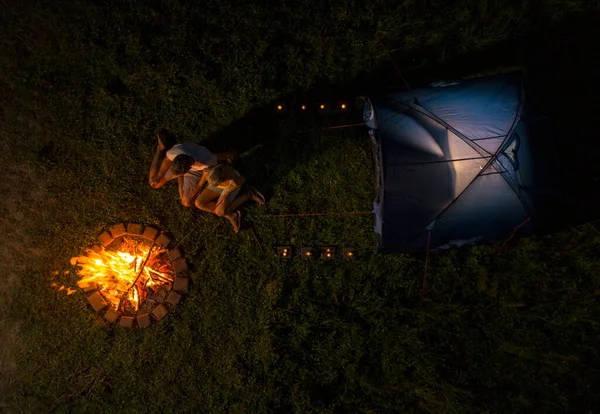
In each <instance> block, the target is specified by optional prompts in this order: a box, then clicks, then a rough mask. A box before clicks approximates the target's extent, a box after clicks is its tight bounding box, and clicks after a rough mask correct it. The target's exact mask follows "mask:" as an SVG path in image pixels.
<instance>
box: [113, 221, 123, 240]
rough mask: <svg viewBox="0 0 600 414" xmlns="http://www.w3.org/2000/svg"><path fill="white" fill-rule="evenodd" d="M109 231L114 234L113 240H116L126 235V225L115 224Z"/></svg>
mask: <svg viewBox="0 0 600 414" xmlns="http://www.w3.org/2000/svg"><path fill="white" fill-rule="evenodd" d="M109 231H110V234H112V236H113V239H116V238H117V237H121V236H123V235H124V234H126V231H125V224H123V223H119V224H115V225H114V226H112V227H111V228H110V229H109Z"/></svg>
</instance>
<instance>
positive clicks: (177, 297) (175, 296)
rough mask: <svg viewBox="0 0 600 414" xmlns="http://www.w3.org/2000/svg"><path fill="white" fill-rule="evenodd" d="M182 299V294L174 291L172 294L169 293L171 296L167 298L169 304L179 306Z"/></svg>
mask: <svg viewBox="0 0 600 414" xmlns="http://www.w3.org/2000/svg"><path fill="white" fill-rule="evenodd" d="M181 298H182V296H181V293H177V292H175V291H174V290H172V291H171V293H169V296H167V302H169V303H171V304H173V305H177V304H179V302H181Z"/></svg>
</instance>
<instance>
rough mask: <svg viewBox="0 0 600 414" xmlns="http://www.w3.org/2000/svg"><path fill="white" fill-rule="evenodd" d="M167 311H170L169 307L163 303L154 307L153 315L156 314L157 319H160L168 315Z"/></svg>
mask: <svg viewBox="0 0 600 414" xmlns="http://www.w3.org/2000/svg"><path fill="white" fill-rule="evenodd" d="M167 313H169V310H168V309H167V307H166V306H165V305H163V304H160V305H158V306H157V307H156V308H154V310H153V311H152V316H154V317H155V318H156V320H157V321H160V320H161V319H162V318H164V317H165V316H167Z"/></svg>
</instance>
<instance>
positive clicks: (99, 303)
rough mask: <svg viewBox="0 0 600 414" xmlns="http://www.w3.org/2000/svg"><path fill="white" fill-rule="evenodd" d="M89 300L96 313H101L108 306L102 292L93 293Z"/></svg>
mask: <svg viewBox="0 0 600 414" xmlns="http://www.w3.org/2000/svg"><path fill="white" fill-rule="evenodd" d="M87 300H88V302H90V305H92V308H94V310H95V311H96V312H100V311H101V310H102V309H104V308H105V307H106V306H107V305H108V303H106V301H105V300H104V298H103V297H102V295H101V294H100V292H94V293H92V294H91V295H90V296H88V298H87Z"/></svg>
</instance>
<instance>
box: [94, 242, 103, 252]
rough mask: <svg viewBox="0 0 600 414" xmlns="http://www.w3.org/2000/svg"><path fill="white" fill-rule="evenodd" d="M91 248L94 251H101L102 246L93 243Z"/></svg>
mask: <svg viewBox="0 0 600 414" xmlns="http://www.w3.org/2000/svg"><path fill="white" fill-rule="evenodd" d="M92 250H93V251H95V252H96V253H100V252H101V251H102V247H100V245H99V244H94V245H93V246H92Z"/></svg>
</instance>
